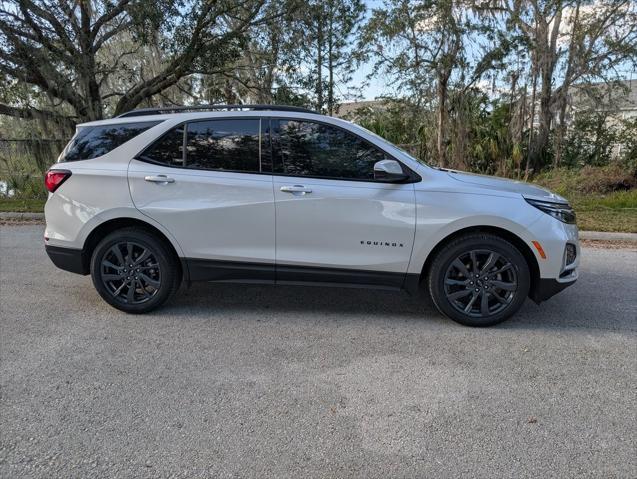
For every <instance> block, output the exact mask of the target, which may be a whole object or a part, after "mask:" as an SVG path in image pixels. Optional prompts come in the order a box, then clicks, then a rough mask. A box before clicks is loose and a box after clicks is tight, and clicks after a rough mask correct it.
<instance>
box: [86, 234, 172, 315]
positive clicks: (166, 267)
mask: <svg viewBox="0 0 637 479" xmlns="http://www.w3.org/2000/svg"><path fill="white" fill-rule="evenodd" d="M131 257H132V261H131ZM130 265H133V268H132V269H131V268H130ZM91 278H92V279H93V285H94V286H95V289H96V290H97V292H98V293H99V294H100V296H101V297H102V298H103V299H104V301H106V302H107V303H108V304H110V305H111V306H113V307H115V308H117V309H119V310H121V311H124V312H126V313H133V314H141V313H147V312H149V311H152V310H153V309H155V308H158V307H159V306H161V305H162V304H164V303H165V302H166V301H167V300H168V299H169V298H170V297H171V296H172V295H173V294H174V293H175V292H176V291H177V289H179V285H180V283H181V269H180V266H179V262H178V259H177V258H176V257H175V254H174V253H173V252H172V251H170V249H169V248H168V247H167V246H166V244H165V243H164V242H163V241H161V240H160V239H158V238H157V237H156V236H155V235H154V234H153V233H151V232H149V231H147V230H144V229H142V228H135V227H130V228H122V229H120V230H116V231H114V232H112V233H110V234H109V235H108V236H106V237H105V238H104V239H103V240H102V241H100V243H99V244H98V245H97V247H96V248H95V250H94V251H93V255H92V257H91Z"/></svg>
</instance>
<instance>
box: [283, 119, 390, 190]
mask: <svg viewBox="0 0 637 479" xmlns="http://www.w3.org/2000/svg"><path fill="white" fill-rule="evenodd" d="M278 125H279V127H278V161H277V162H276V165H275V172H276V173H282V174H285V175H293V176H312V177H319V178H338V179H343V180H367V181H373V180H374V164H375V163H376V162H378V161H381V160H383V159H385V154H384V153H383V152H382V151H381V150H379V149H378V148H376V147H375V146H373V145H372V144H370V143H368V142H367V141H365V140H363V139H362V138H359V137H357V136H356V135H354V134H352V133H349V132H347V131H345V130H342V129H340V128H335V127H332V126H329V125H325V124H322V123H314V122H309V121H296V120H280V121H279V122H278Z"/></svg>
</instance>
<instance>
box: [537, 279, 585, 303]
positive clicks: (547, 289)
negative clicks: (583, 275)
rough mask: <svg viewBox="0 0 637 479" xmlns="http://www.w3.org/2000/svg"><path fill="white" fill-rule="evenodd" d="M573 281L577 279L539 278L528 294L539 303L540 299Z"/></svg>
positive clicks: (566, 286)
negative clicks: (562, 280) (563, 280)
mask: <svg viewBox="0 0 637 479" xmlns="http://www.w3.org/2000/svg"><path fill="white" fill-rule="evenodd" d="M575 281H577V279H574V280H572V281H565V282H561V281H558V280H556V279H550V278H540V279H538V280H537V281H536V283H535V285H534V287H533V291H531V294H530V295H529V296H530V298H531V299H532V300H533V301H535V302H536V303H537V304H540V303H541V302H542V301H546V300H547V299H549V298H551V297H553V296H555V295H556V294H557V293H559V292H560V291H562V290H563V289H566V288H568V287H569V286H571V285H573V284H575Z"/></svg>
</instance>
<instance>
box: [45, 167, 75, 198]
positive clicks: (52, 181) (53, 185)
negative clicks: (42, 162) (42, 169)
mask: <svg viewBox="0 0 637 479" xmlns="http://www.w3.org/2000/svg"><path fill="white" fill-rule="evenodd" d="M70 176H71V172H70V171H69V170H49V171H47V172H46V175H44V186H46V189H47V190H49V191H50V192H51V193H53V192H54V191H55V190H57V189H58V188H59V187H60V186H61V185H62V183H64V182H65V181H66V180H67V179H68V178H69V177H70Z"/></svg>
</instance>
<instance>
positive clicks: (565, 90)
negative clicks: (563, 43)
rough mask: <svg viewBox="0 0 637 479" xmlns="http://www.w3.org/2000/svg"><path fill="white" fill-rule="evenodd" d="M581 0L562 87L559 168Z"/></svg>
mask: <svg viewBox="0 0 637 479" xmlns="http://www.w3.org/2000/svg"><path fill="white" fill-rule="evenodd" d="M580 4H581V1H578V2H577V6H576V7H575V18H574V19H573V28H572V29H571V44H570V46H569V49H568V60H567V64H566V73H565V74H564V82H563V83H562V88H561V89H560V96H559V99H558V100H559V105H560V109H559V118H558V124H557V128H556V130H555V157H554V159H553V167H554V168H557V167H558V166H559V165H560V161H561V159H562V145H563V143H564V137H565V136H566V108H567V107H568V92H569V89H570V88H571V83H572V81H573V62H574V59H575V55H576V54H577V51H578V48H577V45H575V42H576V41H577V40H576V35H577V32H578V27H579V12H580Z"/></svg>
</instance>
